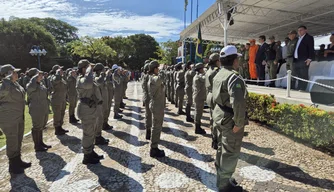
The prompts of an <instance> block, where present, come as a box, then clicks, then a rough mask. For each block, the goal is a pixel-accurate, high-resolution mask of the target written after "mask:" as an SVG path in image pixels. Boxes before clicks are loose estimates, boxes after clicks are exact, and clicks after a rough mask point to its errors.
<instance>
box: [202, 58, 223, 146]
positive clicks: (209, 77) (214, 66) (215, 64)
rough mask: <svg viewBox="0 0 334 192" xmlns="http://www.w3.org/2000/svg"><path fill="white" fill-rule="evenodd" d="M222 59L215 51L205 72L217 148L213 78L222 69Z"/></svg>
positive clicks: (213, 134)
mask: <svg viewBox="0 0 334 192" xmlns="http://www.w3.org/2000/svg"><path fill="white" fill-rule="evenodd" d="M220 66H221V64H220V60H219V54H218V53H213V54H211V55H210V58H209V64H208V68H209V69H208V70H207V72H206V73H205V87H206V95H207V97H206V103H207V105H208V106H209V107H210V128H211V134H212V148H214V149H217V137H218V136H217V135H218V133H217V129H215V127H214V126H213V121H212V111H213V109H214V107H215V104H214V103H213V100H212V85H213V78H214V77H215V76H216V74H217V73H218V71H219V69H220Z"/></svg>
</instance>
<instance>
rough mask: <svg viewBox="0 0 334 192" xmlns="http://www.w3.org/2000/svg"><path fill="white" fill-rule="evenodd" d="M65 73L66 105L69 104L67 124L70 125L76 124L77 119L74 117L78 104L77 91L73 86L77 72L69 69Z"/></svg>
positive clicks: (75, 82)
mask: <svg viewBox="0 0 334 192" xmlns="http://www.w3.org/2000/svg"><path fill="white" fill-rule="evenodd" d="M66 71H68V72H67V73H66V76H67V79H66V80H67V96H68V103H69V110H68V115H69V122H70V123H78V120H77V118H76V117H75V107H76V105H77V102H78V95H77V91H76V89H75V86H76V84H77V72H76V71H75V70H74V69H72V68H69V69H67V70H66Z"/></svg>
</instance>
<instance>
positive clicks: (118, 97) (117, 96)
mask: <svg viewBox="0 0 334 192" xmlns="http://www.w3.org/2000/svg"><path fill="white" fill-rule="evenodd" d="M112 71H113V75H112V77H113V82H114V90H116V91H115V92H114V119H121V118H122V117H123V116H122V115H120V114H119V113H120V106H121V102H122V96H123V95H122V91H121V90H122V82H121V78H122V77H121V75H122V74H121V67H119V66H118V65H116V64H114V65H113V66H112Z"/></svg>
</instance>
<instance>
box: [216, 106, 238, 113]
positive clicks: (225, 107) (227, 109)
mask: <svg viewBox="0 0 334 192" xmlns="http://www.w3.org/2000/svg"><path fill="white" fill-rule="evenodd" d="M217 105H218V106H219V107H220V109H221V110H222V111H224V112H226V113H230V114H233V115H234V111H233V109H232V108H231V107H227V106H222V105H220V104H217Z"/></svg>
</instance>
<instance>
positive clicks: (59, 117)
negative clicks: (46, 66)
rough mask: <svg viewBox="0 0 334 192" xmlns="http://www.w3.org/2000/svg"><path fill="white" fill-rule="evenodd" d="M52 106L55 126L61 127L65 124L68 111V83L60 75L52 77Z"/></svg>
mask: <svg viewBox="0 0 334 192" xmlns="http://www.w3.org/2000/svg"><path fill="white" fill-rule="evenodd" d="M51 84H52V93H51V106H52V111H53V125H54V126H55V127H61V126H63V124H64V115H65V110H66V95H67V83H66V81H65V80H64V78H63V77H62V76H61V75H60V74H59V73H58V74H55V75H53V76H52V78H51Z"/></svg>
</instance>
